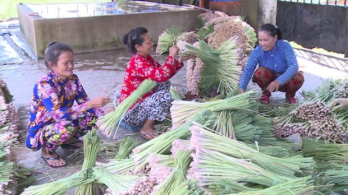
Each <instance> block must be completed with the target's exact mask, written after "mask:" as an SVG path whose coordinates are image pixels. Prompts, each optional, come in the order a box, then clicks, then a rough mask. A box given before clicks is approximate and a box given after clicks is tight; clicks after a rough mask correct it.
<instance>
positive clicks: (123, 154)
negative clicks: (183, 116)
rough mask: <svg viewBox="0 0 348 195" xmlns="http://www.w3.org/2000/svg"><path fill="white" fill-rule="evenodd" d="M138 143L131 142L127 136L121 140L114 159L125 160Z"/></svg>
mask: <svg viewBox="0 0 348 195" xmlns="http://www.w3.org/2000/svg"><path fill="white" fill-rule="evenodd" d="M138 143H139V142H138V141H135V140H133V139H132V138H130V137H129V136H127V137H125V138H123V139H122V141H121V144H120V147H119V150H118V153H117V155H116V156H115V158H114V159H116V160H118V159H125V158H128V155H129V154H130V153H131V152H132V150H133V149H134V148H135V147H136V146H137V145H138Z"/></svg>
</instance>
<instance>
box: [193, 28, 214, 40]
mask: <svg viewBox="0 0 348 195" xmlns="http://www.w3.org/2000/svg"><path fill="white" fill-rule="evenodd" d="M213 31H214V24H211V25H205V26H203V27H202V28H200V29H199V30H198V31H197V33H196V34H197V35H198V39H200V40H203V39H206V38H208V36H209V34H210V33H212V32H213Z"/></svg>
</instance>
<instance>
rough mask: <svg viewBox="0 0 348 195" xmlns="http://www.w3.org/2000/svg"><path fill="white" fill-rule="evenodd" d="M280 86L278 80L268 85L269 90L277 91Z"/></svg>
mask: <svg viewBox="0 0 348 195" xmlns="http://www.w3.org/2000/svg"><path fill="white" fill-rule="evenodd" d="M279 87H280V83H279V82H278V81H273V82H272V83H270V84H269V85H268V86H267V90H268V91H269V92H275V91H278V89H279Z"/></svg>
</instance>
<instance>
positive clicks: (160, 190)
mask: <svg viewBox="0 0 348 195" xmlns="http://www.w3.org/2000/svg"><path fill="white" fill-rule="evenodd" d="M190 155H191V152H190V151H183V150H179V151H178V153H177V155H176V157H175V163H174V167H173V171H172V173H171V174H170V175H169V177H168V178H167V179H166V180H165V181H164V182H163V183H161V184H159V186H156V187H155V193H154V194H156V195H170V194H172V192H173V191H174V190H175V189H177V187H178V186H180V184H181V183H182V182H184V181H185V175H186V171H187V169H188V167H189V164H190V162H191V160H192V158H191V156H190Z"/></svg>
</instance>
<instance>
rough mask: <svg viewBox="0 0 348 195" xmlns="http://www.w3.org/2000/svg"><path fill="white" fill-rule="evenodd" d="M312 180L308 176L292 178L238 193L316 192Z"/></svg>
mask: <svg viewBox="0 0 348 195" xmlns="http://www.w3.org/2000/svg"><path fill="white" fill-rule="evenodd" d="M313 183H314V182H313V180H311V178H310V177H303V178H298V179H294V180H291V181H288V182H284V183H280V184H277V185H275V186H272V187H269V188H266V189H262V190H254V191H246V192H240V193H238V195H260V194H272V195H294V194H306V195H307V194H308V195H309V194H316V190H315V186H314V184H313Z"/></svg>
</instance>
